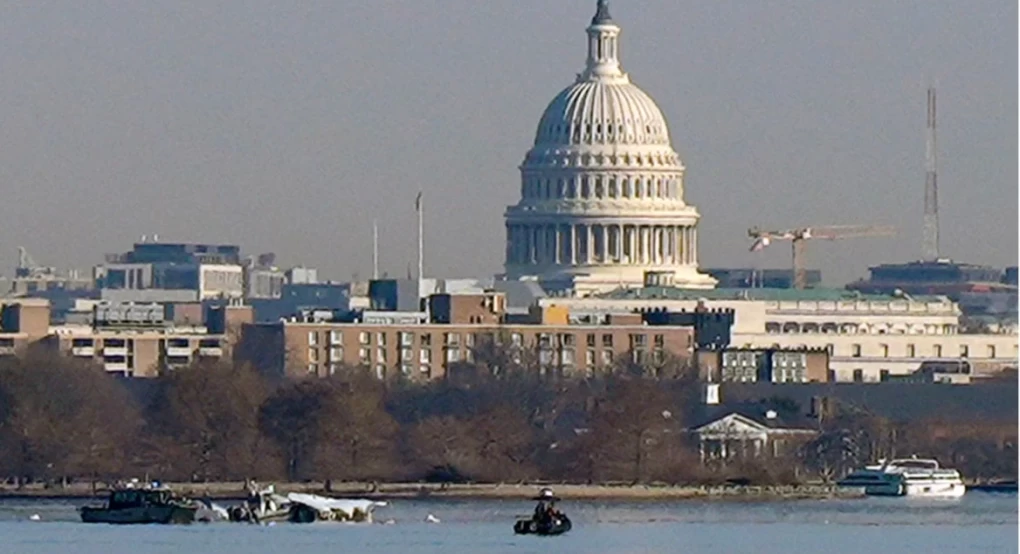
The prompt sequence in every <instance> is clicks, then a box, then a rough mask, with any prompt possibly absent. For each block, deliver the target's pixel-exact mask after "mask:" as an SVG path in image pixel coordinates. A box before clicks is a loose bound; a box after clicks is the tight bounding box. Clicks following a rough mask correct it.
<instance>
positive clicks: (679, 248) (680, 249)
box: [676, 226, 687, 265]
mask: <svg viewBox="0 0 1020 554" xmlns="http://www.w3.org/2000/svg"><path fill="white" fill-rule="evenodd" d="M686 238H687V233H686V231H685V230H684V227H683V226H679V227H677V229H676V261H677V263H678V264H680V265H687V261H686V260H685V257H686V256H687V247H686V246H684V242H685V239H686Z"/></svg>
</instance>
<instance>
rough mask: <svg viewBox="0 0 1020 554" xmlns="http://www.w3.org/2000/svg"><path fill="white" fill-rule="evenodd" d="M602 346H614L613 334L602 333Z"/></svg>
mask: <svg viewBox="0 0 1020 554" xmlns="http://www.w3.org/2000/svg"><path fill="white" fill-rule="evenodd" d="M602 346H603V347H605V348H612V347H613V335H602Z"/></svg>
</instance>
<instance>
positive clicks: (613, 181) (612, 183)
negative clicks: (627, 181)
mask: <svg viewBox="0 0 1020 554" xmlns="http://www.w3.org/2000/svg"><path fill="white" fill-rule="evenodd" d="M609 197H610V198H616V178H615V177H610V178H609Z"/></svg>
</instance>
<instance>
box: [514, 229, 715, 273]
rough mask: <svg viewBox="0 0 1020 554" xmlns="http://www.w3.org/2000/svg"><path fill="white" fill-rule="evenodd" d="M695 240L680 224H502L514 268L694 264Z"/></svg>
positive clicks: (691, 233) (692, 232)
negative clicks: (524, 266)
mask: <svg viewBox="0 0 1020 554" xmlns="http://www.w3.org/2000/svg"><path fill="white" fill-rule="evenodd" d="M697 240H698V236H697V231H696V230H695V228H694V227H690V226H684V225H630V224H625V223H620V224H615V223H614V224H592V225H586V224H576V225H557V224H516V223H508V224H507V246H506V260H507V263H508V264H515V265H585V264H624V265H648V266H654V265H695V264H697V251H698V244H697Z"/></svg>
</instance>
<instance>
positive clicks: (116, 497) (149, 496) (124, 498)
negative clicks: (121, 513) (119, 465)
mask: <svg viewBox="0 0 1020 554" xmlns="http://www.w3.org/2000/svg"><path fill="white" fill-rule="evenodd" d="M172 500H173V494H172V493H171V492H170V491H169V490H167V489H116V490H112V491H110V498H109V500H108V501H107V508H108V509H110V510H119V509H124V508H137V507H141V506H162V505H166V504H169V503H170V502H171V501H172Z"/></svg>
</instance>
